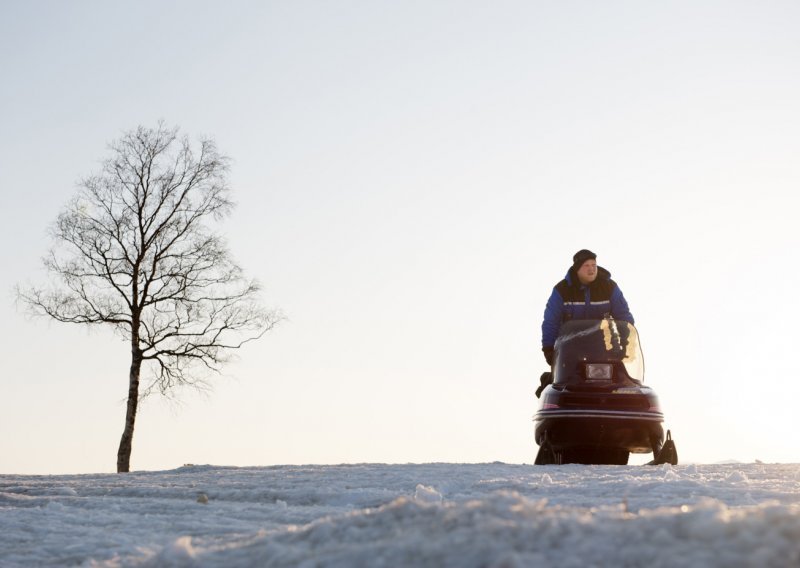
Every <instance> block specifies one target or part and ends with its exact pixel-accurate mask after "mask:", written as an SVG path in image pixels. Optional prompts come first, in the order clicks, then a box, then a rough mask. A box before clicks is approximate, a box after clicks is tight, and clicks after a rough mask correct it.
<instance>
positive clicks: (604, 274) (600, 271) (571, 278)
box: [564, 266, 611, 286]
mask: <svg viewBox="0 0 800 568" xmlns="http://www.w3.org/2000/svg"><path fill="white" fill-rule="evenodd" d="M564 278H565V279H566V281H567V284H569V285H570V286H574V285H576V284H578V285H579V284H580V282H581V281H580V280H578V275H577V274H576V273H575V269H574V268H572V267H571V266H570V268H569V270H567V275H566V276H565V277H564ZM597 278H602V279H604V280H611V273H610V272H609V271H608V270H606V269H605V268H603V267H602V266H598V267H597ZM595 282H596V280H595Z"/></svg>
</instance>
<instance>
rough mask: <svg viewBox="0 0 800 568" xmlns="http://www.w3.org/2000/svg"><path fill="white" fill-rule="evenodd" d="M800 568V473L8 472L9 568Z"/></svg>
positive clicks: (524, 468) (775, 467) (742, 467)
mask: <svg viewBox="0 0 800 568" xmlns="http://www.w3.org/2000/svg"><path fill="white" fill-rule="evenodd" d="M56 565H57V566H91V567H94V566H97V567H117V566H175V567H178V566H181V567H184V566H204V567H205V566H212V567H213V566H220V567H222V566H225V567H229V566H301V567H312V566H337V567H338V566H342V567H345V566H347V567H349V566H387V567H395V566H437V567H438V566H454V567H455V566H458V567H471V566H474V567H478V566H487V567H490V566H491V567H498V568H499V567H504V568H513V567H522V566H548V565H553V566H559V567H563V568H569V567H573V566H574V567H579V566H580V567H583V566H607V565H615V566H648V567H659V566H726V567H736V566H759V567H760V566H781V567H783V566H797V565H800V465H789V464H762V463H752V464H741V463H738V464H714V465H703V464H690V465H679V466H669V465H665V466H655V467H653V466H580V465H565V466H532V465H514V464H503V463H492V464H416V465H415V464H408V465H382V464H360V465H331V466H274V467H249V468H234V467H219V466H186V467H181V468H178V469H175V470H170V471H160V472H135V473H131V474H127V475H116V474H93V475H61V476H22V475H0V566H3V567H7V566H56Z"/></svg>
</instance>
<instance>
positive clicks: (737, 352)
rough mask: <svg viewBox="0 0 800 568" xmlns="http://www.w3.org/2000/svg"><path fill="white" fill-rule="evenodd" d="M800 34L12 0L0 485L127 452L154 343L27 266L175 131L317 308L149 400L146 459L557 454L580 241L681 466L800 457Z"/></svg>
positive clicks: (97, 468)
mask: <svg viewBox="0 0 800 568" xmlns="http://www.w3.org/2000/svg"><path fill="white" fill-rule="evenodd" d="M798 29H800V4H797V3H796V2H791V1H785V2H777V1H775V2H755V1H753V2H736V1H722V0H720V1H718V2H702V1H701V2H697V1H685V2H661V3H653V2H639V1H629V2H602V3H601V2H592V1H584V2H577V1H576V2H558V3H556V2H529V1H519V2H456V1H424V2H422V1H419V2H399V1H398V2H381V1H378V2H375V1H361V2H322V1H318V2H303V1H297V2H294V1H293V2H236V1H233V2H225V3H222V2H196V1H184V2H177V1H176V2H155V1H145V2H137V3H135V5H132V4H125V3H121V2H115V3H110V2H101V1H93V2H89V1H85V2H79V1H76V2H58V1H52V2H13V3H12V2H9V1H5V2H2V3H1V4H0V72H1V73H2V75H1V77H2V79H1V80H0V124H2V135H0V191H2V203H3V207H2V223H0V247H1V250H2V257H1V258H2V265H3V269H2V272H1V273H0V287H1V288H2V290H4V291H5V293H4V294H3V297H4V298H5V300H4V301H3V302H2V303H0V310H2V314H1V315H2V317H0V346H2V347H0V349H2V351H0V353H1V354H2V359H3V362H4V364H3V371H2V375H1V378H0V393H1V394H0V432H2V435H0V473H84V472H107V471H114V470H115V467H116V452H117V446H118V443H119V438H120V436H121V434H122V428H123V423H124V412H125V407H124V397H125V396H126V392H127V372H128V365H129V350H128V346H127V345H126V344H125V343H124V342H123V341H121V340H120V339H119V338H118V337H116V336H114V335H113V334H112V333H111V332H110V331H109V330H104V329H102V328H97V329H94V330H92V331H89V330H87V329H84V328H82V327H78V326H69V325H66V324H59V323H56V322H48V321H46V320H43V319H30V318H28V317H26V316H25V315H24V313H23V312H22V311H21V310H18V309H17V307H16V306H15V305H14V296H13V286H14V285H15V284H16V283H23V284H24V283H26V282H38V283H42V282H45V281H46V275H45V274H44V272H43V269H42V268H41V262H40V258H41V257H42V256H43V255H44V254H45V252H46V251H47V248H48V246H49V242H50V241H49V237H48V233H47V229H48V226H49V225H50V224H51V223H52V222H53V221H54V220H55V217H56V215H57V214H58V212H59V211H60V210H61V208H62V206H63V205H64V203H65V202H66V201H67V200H68V199H69V197H70V196H71V195H73V194H74V192H75V188H76V182H77V181H78V180H79V179H80V178H81V177H83V176H85V175H88V174H90V173H92V172H94V171H96V170H97V169H98V165H99V162H100V160H102V159H103V158H104V157H106V156H107V155H108V154H107V150H106V145H107V144H108V143H109V142H111V141H112V140H114V139H115V138H117V137H118V136H119V135H120V134H121V133H122V132H123V131H125V130H128V129H131V128H134V127H136V126H137V125H139V124H142V125H145V126H154V125H155V124H156V123H157V121H158V120H159V119H163V120H165V121H166V122H167V123H168V124H170V125H178V126H180V127H181V129H182V131H183V132H185V133H187V134H189V135H190V136H193V137H195V136H199V135H208V136H211V137H213V138H215V139H216V141H217V143H218V145H219V148H220V150H221V151H222V152H223V153H225V154H227V155H229V156H230V157H231V158H232V159H233V168H232V172H231V179H230V181H231V185H232V187H233V190H234V193H233V197H234V199H235V200H236V201H237V203H238V208H237V209H236V210H235V211H234V214H233V216H232V217H231V218H230V219H228V220H227V222H226V223H224V224H223V225H222V227H221V230H222V232H223V233H224V234H225V235H226V237H227V239H228V241H229V245H230V248H231V251H232V253H233V255H234V256H235V257H236V258H237V260H238V261H239V262H240V264H241V265H242V266H243V267H244V268H245V270H246V272H247V273H248V274H249V275H250V276H253V277H256V278H258V279H259V280H260V281H261V282H262V283H263V285H264V289H265V290H264V301H265V303H266V304H267V305H268V306H272V307H275V308H280V309H281V310H282V311H283V312H284V313H285V314H286V315H287V317H288V320H287V321H285V322H284V323H283V324H281V325H280V326H279V327H278V328H276V329H275V330H273V331H272V332H270V333H268V334H267V335H266V336H265V337H264V338H262V339H261V340H260V341H258V342H256V343H253V344H249V345H248V346H247V347H246V348H245V349H243V350H242V351H241V352H240V353H239V360H238V362H237V363H236V364H234V365H232V366H230V367H229V368H228V373H227V375H226V376H225V377H220V378H218V379H216V380H215V383H214V384H215V389H214V391H213V392H212V393H211V394H210V395H208V396H199V395H197V394H194V393H192V392H185V393H182V394H181V393H179V394H180V398H181V400H182V404H181V405H179V406H178V405H174V404H169V403H166V402H164V401H162V400H160V399H158V398H150V399H147V400H146V401H145V403H144V405H143V406H142V407H141V409H140V413H139V417H138V422H137V429H136V433H135V437H134V446H133V454H132V459H131V467H132V469H137V470H143V469H148V470H154V469H171V468H174V467H177V466H180V465H182V464H184V463H196V464H201V463H208V464H216V465H241V466H243V465H271V464H300V463H349V462H400V463H404V462H432V461H436V462H487V461H504V462H511V463H532V462H533V459H534V456H535V454H536V450H537V447H536V445H535V443H534V442H533V423H532V420H531V418H532V416H533V413H534V412H535V410H536V403H537V400H536V398H535V396H534V390H535V388H536V386H538V377H539V374H540V373H541V372H542V371H543V370H545V363H544V359H543V357H542V355H541V351H540V325H541V319H542V313H543V310H544V305H545V302H546V300H547V298H548V296H549V294H550V292H551V289H552V287H553V285H554V284H556V283H557V282H558V280H560V279H561V278H562V277H563V276H564V274H565V272H566V270H567V268H568V267H569V265H570V263H571V258H572V255H573V254H574V253H575V251H577V250H578V249H580V248H590V249H591V250H593V251H595V252H596V253H597V254H598V263H599V264H600V265H601V266H604V267H605V268H607V269H608V270H610V271H611V273H612V276H613V277H614V279H615V280H616V281H617V282H618V284H619V285H620V287H621V289H622V290H623V292H624V293H625V296H626V298H627V299H628V302H629V304H630V306H631V310H632V312H633V314H634V316H635V317H636V320H637V327H638V329H639V333H640V336H641V340H642V345H643V348H644V355H645V363H646V373H645V380H646V382H647V383H648V384H649V385H650V386H652V387H653V388H655V390H656V391H657V392H658V394H659V395H660V398H661V402H662V406H663V409H664V412H665V415H666V426H667V427H668V428H670V429H671V430H672V432H673V435H674V437H675V439H676V441H677V444H678V450H679V453H680V457H681V460H682V461H684V462H701V463H712V462H715V461H721V460H728V459H737V460H741V461H751V460H754V459H760V460H762V461H769V462H773V461H776V462H798V461H800V444H798V442H797V441H796V435H797V432H798V427H799V426H800V418H798V412H797V410H796V406H797V400H798V398H800V385H798V383H800V373H798V371H797V368H796V367H797V364H798V363H797V354H798V349H797V347H796V344H797V341H798V339H800V337H799V336H798V331H797V328H796V322H797V321H800V302H798V300H797V290H796V285H795V283H796V282H797V281H798V279H800V264H799V263H798V259H797V245H798V241H799V240H798V238H797V236H796V226H797V223H796V222H795V218H796V214H795V208H796V205H795V203H796V197H795V195H794V194H795V193H796V192H797V189H798V187H800V160H798V156H800V34H798V33H797V30H798ZM638 459H639V458H633V459H632V463H640V461H641V460H640V461H639V462H637V461H636V460H638ZM648 459H649V458H648Z"/></svg>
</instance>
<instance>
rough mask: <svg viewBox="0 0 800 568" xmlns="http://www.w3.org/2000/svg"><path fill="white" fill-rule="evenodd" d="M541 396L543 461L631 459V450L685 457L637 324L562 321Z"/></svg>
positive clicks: (656, 458) (665, 458) (538, 433)
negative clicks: (648, 382)
mask: <svg viewBox="0 0 800 568" xmlns="http://www.w3.org/2000/svg"><path fill="white" fill-rule="evenodd" d="M540 383H541V384H540V386H539V388H538V390H537V391H536V396H537V397H540V401H539V409H538V410H537V412H536V414H535V415H534V418H533V420H534V423H535V429H534V437H535V440H536V443H537V444H538V445H539V453H538V454H537V456H536V462H535V463H536V464H537V465H547V464H566V463H581V464H615V465H626V464H627V463H628V458H629V456H630V454H631V453H634V454H646V453H650V452H653V460H652V461H651V462H650V464H663V463H670V464H673V465H676V464H677V463H678V453H677V450H676V448H675V443H674V442H673V440H672V436H671V434H670V432H669V431H667V435H666V439H665V436H664V429H663V426H662V424H663V422H664V415H663V413H662V412H661V407H660V405H659V402H658V397H657V396H656V393H655V391H653V389H651V388H649V387H647V386H645V385H644V359H643V357H642V349H641V346H640V344H639V334H638V332H637V331H636V328H635V327H633V325H632V324H630V323H628V322H625V321H621V320H614V319H612V318H605V319H602V320H572V321H568V322H565V323H564V324H563V325H562V326H561V331H560V335H559V337H558V339H557V340H556V344H555V353H554V359H553V367H552V370H551V371H549V372H545V373H543V374H542V376H541V378H540Z"/></svg>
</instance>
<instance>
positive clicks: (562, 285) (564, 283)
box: [553, 278, 569, 295]
mask: <svg viewBox="0 0 800 568" xmlns="http://www.w3.org/2000/svg"><path fill="white" fill-rule="evenodd" d="M567 288H569V280H567V279H566V278H562V279H561V280H559V281H558V282H557V283H556V285H555V286H553V290H555V291H556V292H558V293H559V294H562V292H564V291H565V290H567ZM562 295H563V294H562Z"/></svg>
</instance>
